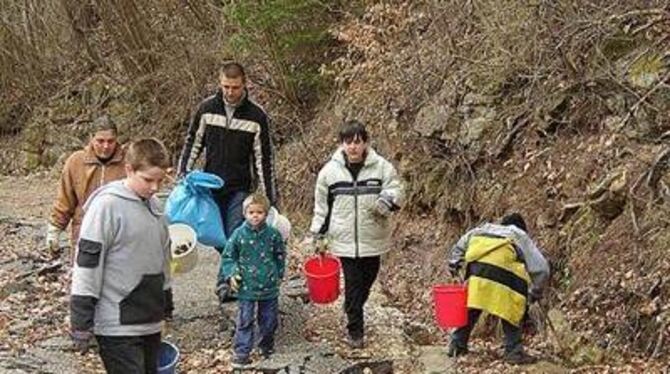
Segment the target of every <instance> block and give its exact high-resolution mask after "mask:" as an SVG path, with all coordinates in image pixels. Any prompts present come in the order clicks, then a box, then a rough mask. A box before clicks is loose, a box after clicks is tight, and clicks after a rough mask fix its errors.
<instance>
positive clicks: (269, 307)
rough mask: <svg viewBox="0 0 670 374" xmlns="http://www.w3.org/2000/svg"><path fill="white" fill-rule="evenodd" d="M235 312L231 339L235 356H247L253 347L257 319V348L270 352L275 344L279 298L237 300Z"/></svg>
mask: <svg viewBox="0 0 670 374" xmlns="http://www.w3.org/2000/svg"><path fill="white" fill-rule="evenodd" d="M238 305H239V310H238V312H237V329H236V331H235V338H234V341H233V348H234V350H235V356H237V357H241V358H246V357H249V354H250V353H251V350H252V349H253V348H254V325H255V322H256V321H258V330H259V333H260V334H261V339H260V341H259V342H258V348H259V349H260V350H261V351H264V352H270V351H272V350H273V349H274V345H275V330H276V329H277V324H278V320H279V299H277V298H274V299H271V300H264V301H247V300H240V301H239V304H238Z"/></svg>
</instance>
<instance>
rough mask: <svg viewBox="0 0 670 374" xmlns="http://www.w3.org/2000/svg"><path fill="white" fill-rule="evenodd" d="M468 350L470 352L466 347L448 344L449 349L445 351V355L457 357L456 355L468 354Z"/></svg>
mask: <svg viewBox="0 0 670 374" xmlns="http://www.w3.org/2000/svg"><path fill="white" fill-rule="evenodd" d="M468 352H470V351H469V350H468V348H467V347H466V348H462V347H459V346H457V345H455V344H449V350H448V351H447V355H448V356H449V357H458V356H463V355H466V354H468Z"/></svg>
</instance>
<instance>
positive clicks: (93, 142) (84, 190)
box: [46, 116, 126, 250]
mask: <svg viewBox="0 0 670 374" xmlns="http://www.w3.org/2000/svg"><path fill="white" fill-rule="evenodd" d="M117 133H118V131H117V128H116V125H115V124H114V122H112V121H111V119H110V118H109V117H107V116H103V117H101V118H99V119H97V120H96V121H95V122H94V123H93V130H92V135H91V139H90V141H89V143H88V145H86V147H84V149H82V150H79V151H76V152H74V153H73V154H72V155H70V157H68V159H67V161H65V166H64V167H63V172H62V174H61V178H60V183H59V186H58V197H57V198H56V201H55V202H54V205H53V208H52V210H51V215H50V217H49V224H48V226H47V236H46V245H47V247H48V248H49V249H50V250H56V249H58V245H59V241H60V236H61V233H62V232H63V231H65V229H66V228H67V226H68V224H69V223H70V222H71V223H72V228H71V234H70V239H71V243H72V244H73V245H74V244H76V242H77V239H78V238H79V227H80V226H81V220H82V217H83V215H84V212H83V210H82V207H83V205H84V203H85V202H86V199H88V197H89V196H90V195H91V193H93V191H95V190H96V189H97V188H98V187H100V186H102V185H104V184H106V183H109V182H111V181H114V180H117V179H122V178H124V177H125V176H126V171H125V169H124V162H123V161H124V157H125V150H124V148H123V147H122V146H121V145H120V144H119V143H118V142H117Z"/></svg>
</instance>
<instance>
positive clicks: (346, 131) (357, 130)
mask: <svg viewBox="0 0 670 374" xmlns="http://www.w3.org/2000/svg"><path fill="white" fill-rule="evenodd" d="M338 138H339V140H340V143H342V142H350V141H352V140H354V139H356V138H359V139H361V140H362V141H363V142H365V143H367V142H368V138H369V136H368V130H366V129H365V125H364V124H363V123H361V122H360V121H358V120H355V119H353V120H349V121H347V122H345V123H344V124H343V125H342V127H341V128H340V133H339V135H338Z"/></svg>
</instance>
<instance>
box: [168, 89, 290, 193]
mask: <svg viewBox="0 0 670 374" xmlns="http://www.w3.org/2000/svg"><path fill="white" fill-rule="evenodd" d="M203 150H204V151H205V167H204V171H206V172H208V173H213V174H216V175H218V176H220V177H221V178H222V179H223V181H224V187H223V188H224V189H225V190H226V191H231V192H232V191H240V190H243V191H253V190H254V189H255V187H258V188H260V189H261V191H263V192H264V193H265V194H266V196H267V197H268V199H270V202H271V203H272V205H273V206H274V205H276V203H277V192H276V184H275V175H274V166H273V160H272V159H273V150H272V140H271V137H270V129H269V119H268V116H267V114H266V113H265V111H264V110H263V108H261V107H260V106H259V105H258V104H256V103H254V102H253V101H252V100H250V99H249V98H248V96H246V95H245V97H244V98H243V99H242V102H241V103H240V104H239V105H238V106H237V107H236V108H235V111H234V113H233V115H232V117H231V118H227V117H226V109H225V106H224V101H223V93H222V91H221V90H219V91H218V92H217V93H216V94H215V95H213V96H210V97H208V98H207V99H205V100H204V101H203V102H202V103H201V104H200V106H199V107H198V110H197V112H196V113H195V115H194V116H193V118H192V120H191V123H190V126H189V129H188V134H187V135H186V142H185V144H184V149H183V151H182V154H181V158H180V161H179V173H180V175H183V174H185V173H186V172H187V171H190V170H191V169H192V168H193V165H194V164H195V161H196V160H197V159H198V157H199V156H200V154H201V153H202V151H203Z"/></svg>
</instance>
